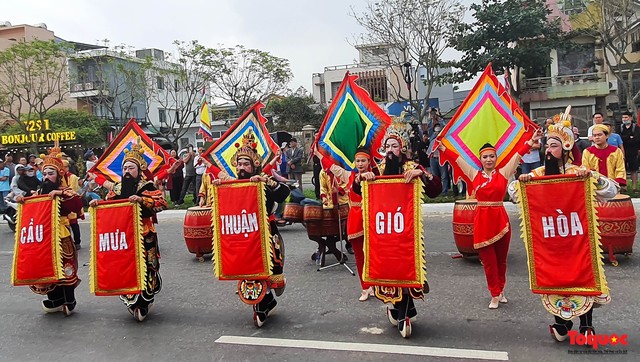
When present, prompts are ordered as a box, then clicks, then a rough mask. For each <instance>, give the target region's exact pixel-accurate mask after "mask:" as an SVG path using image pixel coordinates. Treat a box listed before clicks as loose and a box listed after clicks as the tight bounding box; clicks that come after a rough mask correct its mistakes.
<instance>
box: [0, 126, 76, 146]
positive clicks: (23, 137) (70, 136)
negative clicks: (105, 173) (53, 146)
mask: <svg viewBox="0 0 640 362" xmlns="http://www.w3.org/2000/svg"><path fill="white" fill-rule="evenodd" d="M22 123H23V124H24V129H25V130H26V133H21V134H14V135H2V136H0V141H1V143H2V144H3V145H5V146H7V145H21V144H29V143H36V142H37V143H49V142H53V141H59V142H66V141H75V140H76V132H75V131H65V132H52V131H51V125H50V124H49V120H48V119H45V120H36V121H23V122H22Z"/></svg>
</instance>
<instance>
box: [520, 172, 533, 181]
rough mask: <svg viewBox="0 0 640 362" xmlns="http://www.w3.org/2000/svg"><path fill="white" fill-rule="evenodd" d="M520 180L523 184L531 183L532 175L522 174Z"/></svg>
mask: <svg viewBox="0 0 640 362" xmlns="http://www.w3.org/2000/svg"><path fill="white" fill-rule="evenodd" d="M518 180H519V181H522V182H529V181H531V175H529V174H528V173H527V174H522V175H520V177H518Z"/></svg>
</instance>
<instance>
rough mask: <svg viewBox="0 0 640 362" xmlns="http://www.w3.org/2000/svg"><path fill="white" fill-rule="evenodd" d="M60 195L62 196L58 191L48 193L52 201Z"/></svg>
mask: <svg viewBox="0 0 640 362" xmlns="http://www.w3.org/2000/svg"><path fill="white" fill-rule="evenodd" d="M61 195H62V191H60V190H53V191H51V192H49V197H51V198H52V199H53V198H54V197H56V196H61Z"/></svg>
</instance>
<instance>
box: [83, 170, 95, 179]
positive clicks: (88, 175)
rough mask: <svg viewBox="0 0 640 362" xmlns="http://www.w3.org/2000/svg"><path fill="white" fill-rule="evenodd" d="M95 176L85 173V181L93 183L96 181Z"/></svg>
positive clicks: (91, 173)
mask: <svg viewBox="0 0 640 362" xmlns="http://www.w3.org/2000/svg"><path fill="white" fill-rule="evenodd" d="M96 177H97V176H96V174H95V173H93V172H87V175H86V176H85V177H84V178H85V179H87V180H89V181H95V179H96Z"/></svg>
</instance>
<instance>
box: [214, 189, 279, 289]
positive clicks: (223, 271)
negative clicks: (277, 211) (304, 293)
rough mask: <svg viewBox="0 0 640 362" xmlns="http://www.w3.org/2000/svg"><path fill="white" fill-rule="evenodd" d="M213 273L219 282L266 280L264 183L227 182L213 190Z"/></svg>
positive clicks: (268, 244)
mask: <svg viewBox="0 0 640 362" xmlns="http://www.w3.org/2000/svg"><path fill="white" fill-rule="evenodd" d="M213 198H214V204H213V208H212V213H211V214H212V227H213V250H214V252H213V257H214V272H215V275H216V276H217V277H218V278H219V279H220V280H241V279H254V280H256V279H267V278H269V276H270V275H271V269H272V267H273V265H272V261H271V252H272V250H271V232H270V230H269V221H268V219H267V211H266V203H265V191H264V183H262V182H250V181H229V182H223V183H222V184H221V185H219V186H217V187H214V188H213Z"/></svg>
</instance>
